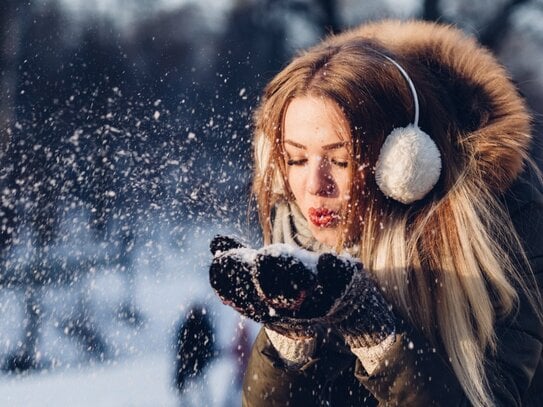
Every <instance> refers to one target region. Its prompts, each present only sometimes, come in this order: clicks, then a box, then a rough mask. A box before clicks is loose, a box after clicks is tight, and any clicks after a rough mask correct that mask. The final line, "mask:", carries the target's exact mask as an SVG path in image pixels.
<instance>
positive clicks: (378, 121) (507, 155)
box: [253, 22, 540, 406]
mask: <svg viewBox="0 0 543 407" xmlns="http://www.w3.org/2000/svg"><path fill="white" fill-rule="evenodd" d="M393 24H399V25H398V27H397V28H402V23H396V22H394V23H393ZM405 24H406V25H408V26H409V24H412V25H413V24H415V26H416V27H415V28H416V30H415V31H414V32H417V33H418V32H419V31H421V30H424V29H432V30H437V31H436V32H434V33H428V32H427V33H425V34H426V35H425V36H424V37H425V38H428V37H432V39H431V40H427V41H431V44H430V45H428V46H423V45H424V44H419V46H413V47H411V48H409V47H400V46H397V47H394V46H392V45H397V44H387V43H386V42H383V41H381V40H380V39H379V38H375V36H374V35H373V34H371V33H373V32H374V31H375V32H379V30H378V28H379V27H377V29H375V30H372V29H370V30H367V29H366V31H364V30H362V31H361V30H355V31H352V32H348V33H345V34H342V35H339V36H333V37H331V38H329V39H327V40H326V41H324V42H322V43H321V44H319V45H317V46H315V47H313V48H311V49H309V50H307V51H305V52H304V53H302V54H300V55H299V56H297V57H296V58H294V59H293V61H292V62H291V63H290V64H289V65H288V66H287V67H286V68H284V69H283V70H282V71H281V72H280V73H279V74H278V75H277V76H276V77H275V78H274V79H273V80H272V81H271V82H270V83H269V85H268V86H267V88H266V89H265V92H264V96H263V98H262V101H261V103H260V106H259V108H258V109H257V111H256V113H255V123H254V134H255V136H254V154H255V157H254V159H255V169H254V180H253V193H254V195H255V197H256V201H257V205H258V211H259V216H260V221H261V225H262V228H263V233H264V239H265V242H267V243H269V242H270V240H271V228H272V225H271V223H270V214H271V211H272V208H273V206H274V204H275V203H276V202H277V201H278V200H282V199H286V200H293V199H294V198H293V195H292V193H291V192H290V190H289V186H288V182H287V181H286V179H287V178H286V173H287V172H286V168H285V162H284V161H285V160H284V152H283V142H282V140H283V121H284V116H285V112H286V109H287V108H288V106H289V102H290V101H291V100H293V99H294V98H297V97H303V96H316V97H324V98H327V99H329V100H331V101H333V102H334V103H336V104H337V106H339V107H340V109H341V111H342V112H343V114H344V116H345V118H346V120H347V122H348V123H349V126H350V131H351V137H352V143H351V144H352V148H351V150H352V151H351V155H352V161H353V163H354V165H352V166H350V168H351V169H352V174H351V176H352V178H351V179H353V180H354V181H353V182H352V185H351V194H350V201H349V202H348V203H347V207H348V211H347V216H346V217H345V219H344V222H345V226H346V227H345V228H340V229H341V230H346V231H347V232H345V233H343V234H342V236H341V238H340V239H339V240H340V243H339V246H344V245H348V244H352V243H356V244H357V245H358V247H360V249H359V253H358V254H359V257H360V259H361V260H362V262H363V263H364V265H365V267H366V269H367V270H368V271H369V272H370V273H372V275H373V276H374V277H375V279H376V280H377V281H378V282H379V283H380V287H381V288H382V290H383V293H384V295H385V296H386V297H387V299H388V300H389V301H390V302H391V303H392V304H393V306H394V309H395V312H397V313H398V314H399V315H400V316H401V317H403V318H405V319H407V320H409V321H410V322H411V323H412V324H413V325H414V326H415V327H418V328H419V329H420V330H421V331H422V332H423V333H424V335H425V336H426V337H427V338H428V339H429V340H430V341H431V342H432V343H433V344H434V345H435V346H436V347H438V348H439V349H443V351H444V352H446V354H447V356H448V358H449V360H450V363H451V365H452V368H453V369H454V371H455V374H456V376H457V378H458V380H459V382H460V384H461V386H462V387H463V389H464V391H465V393H466V395H467V397H468V398H469V400H470V401H471V403H472V404H474V405H478V406H489V405H492V397H491V395H490V392H489V390H488V382H487V378H486V374H485V364H484V356H485V352H487V351H490V352H492V351H494V350H495V349H496V337H495V332H494V324H495V321H496V319H497V318H501V317H504V316H506V315H508V314H509V313H511V312H512V311H513V310H514V308H515V304H516V302H517V300H518V295H519V291H518V289H520V290H522V292H523V293H526V295H527V296H528V297H529V298H530V301H532V302H533V304H539V303H540V302H539V301H540V299H539V298H538V297H536V295H535V294H533V293H530V287H528V285H529V283H526V281H527V280H526V279H524V278H521V277H520V275H519V271H520V270H525V269H529V264H528V262H527V259H526V257H525V256H524V255H523V254H522V253H523V250H522V247H521V244H520V241H519V237H518V236H517V234H516V232H515V230H514V227H513V225H512V222H511V219H510V217H509V215H508V213H507V211H506V209H505V208H504V205H503V203H502V201H501V199H500V196H501V193H502V192H503V190H505V189H506V188H507V187H508V186H509V184H510V183H511V182H512V181H513V180H514V179H515V178H516V177H517V176H518V174H519V172H520V171H521V169H522V166H523V163H524V162H525V161H526V160H527V159H528V153H527V151H528V150H527V149H528V144H529V140H530V136H529V134H530V117H529V115H528V113H527V111H526V108H525V106H524V103H523V101H522V99H521V98H520V97H519V96H518V94H517V92H516V90H515V89H514V87H513V85H512V84H511V82H510V81H509V79H508V78H507V75H506V74H505V72H504V71H503V69H502V68H501V67H500V66H499V65H498V64H497V63H496V62H495V60H494V58H493V57H492V56H491V55H490V54H488V53H487V52H486V51H484V50H483V49H482V48H480V47H479V46H478V45H477V44H475V42H474V41H472V40H470V39H468V38H466V37H464V36H463V35H462V34H460V33H459V32H457V31H456V30H454V29H452V28H449V27H443V26H437V25H435V26H433V25H429V24H426V23H418V24H419V25H417V23H409V24H408V23H405ZM409 27H410V28H412V26H409ZM436 27H437V28H436ZM388 28H390V27H388ZM393 29H394V27H392V29H391V31H393ZM368 32H369V33H370V34H368V35H365V34H364V33H368ZM417 35H418V34H417ZM396 37H401V35H397V36H396ZM417 38H418V37H417ZM408 41H409V38H407V39H406V42H408ZM440 41H441V42H440ZM414 42H415V43H416V42H417V41H414ZM455 47H456V48H455ZM451 49H453V51H454V52H456V51H457V50H460V51H461V52H462V53H470V52H471V53H473V52H476V53H477V55H478V56H477V57H476V58H479V60H481V61H483V62H484V63H482V66H480V67H479V66H478V67H477V70H478V71H477V72H479V74H477V75H474V74H473V75H471V76H469V75H470V73H469V72H467V71H468V68H469V63H471V61H467V60H465V61H463V62H462V61H455V62H454V64H456V65H453V64H452V62H451V61H452V59H453V58H452V56H451V57H450V58H449V54H448V53H452V54H454V52H453V51H451ZM455 50H456V51H455ZM384 55H387V56H389V57H391V58H393V59H394V60H395V61H397V62H398V63H399V64H400V65H401V66H402V67H403V68H404V69H405V70H406V71H407V72H408V73H409V75H410V77H411V79H412V81H413V82H414V84H415V87H416V89H417V92H418V95H419V102H420V112H421V115H420V122H419V124H420V127H421V128H422V129H423V130H424V131H425V132H426V133H428V134H429V135H430V136H431V137H432V138H433V140H434V141H435V143H436V144H437V146H438V148H439V150H440V152H441V155H442V160H443V165H442V173H441V176H440V179H439V181H438V183H437V185H436V186H435V187H434V188H433V190H432V191H431V192H430V193H429V194H428V195H427V196H426V197H425V198H424V199H422V200H420V201H418V202H415V203H413V204H411V205H404V204H401V203H398V202H396V201H393V200H391V199H388V198H387V197H385V196H384V195H383V193H382V192H381V191H380V190H379V188H378V187H377V184H376V181H375V176H374V166H375V163H376V161H377V158H378V154H379V151H380V148H381V146H382V145H383V142H384V140H385V137H386V136H387V135H388V134H389V133H390V132H391V130H392V129H393V128H396V127H401V126H406V125H408V124H409V123H410V122H411V121H412V119H413V116H414V102H413V97H412V95H411V93H410V90H409V87H408V85H407V83H406V81H405V79H404V78H403V77H402V75H401V73H400V72H399V70H398V68H397V67H395V66H394V65H393V64H392V63H390V62H389V61H388V60H387V59H386V58H385V57H384ZM479 60H477V61H478V62H477V64H476V65H481V61H479ZM421 61H423V62H421ZM462 63H464V65H465V66H461V65H458V64H462ZM489 66H490V67H491V68H492V69H491V70H490V71H489V68H488V67H489ZM470 69H471V68H470ZM474 69H475V68H474ZM479 69H486V73H485V72H483V71H479ZM485 75H486V76H485ZM485 81H486V82H485ZM489 86H491V88H492V89H498V90H497V91H489ZM500 92H503V94H504V95H506V96H507V97H501V96H502V94H501V93H500ZM495 100H498V102H499V103H495ZM505 122H506V123H505ZM504 126H507V131H506V132H505V134H504ZM495 132H500V133H498V134H500V137H502V138H506V139H507V140H506V141H495V140H494V139H492V136H488V135H492V134H494V133H495ZM508 143H509V144H508ZM496 160H499V161H498V162H499V165H498V166H496ZM494 167H495V168H494ZM502 169H503V170H502ZM339 248H341V247H338V249H339ZM513 254H514V255H513ZM523 274H524V272H523ZM515 287H519V288H518V289H517V288H515Z"/></svg>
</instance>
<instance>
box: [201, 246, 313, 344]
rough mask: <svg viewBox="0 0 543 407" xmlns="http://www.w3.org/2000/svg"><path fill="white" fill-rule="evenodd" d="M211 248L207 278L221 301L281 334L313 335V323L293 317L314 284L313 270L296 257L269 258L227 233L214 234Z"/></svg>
mask: <svg viewBox="0 0 543 407" xmlns="http://www.w3.org/2000/svg"><path fill="white" fill-rule="evenodd" d="M210 249H211V252H212V253H213V261H212V263H211V266H210V268H209V280H210V283H211V286H212V287H213V289H214V290H215V292H216V293H217V295H218V296H219V298H220V299H221V301H222V302H223V303H224V304H226V305H229V306H231V307H232V308H234V309H235V310H236V311H238V312H239V313H240V314H242V315H244V316H246V317H248V318H250V319H252V320H254V321H256V322H261V323H263V324H264V325H266V327H268V328H270V329H272V330H274V331H276V332H279V333H281V334H283V335H286V336H289V337H307V336H312V335H313V334H314V327H313V326H312V324H306V323H305V321H302V320H300V319H297V318H293V317H294V316H295V315H296V313H297V310H298V309H299V307H300V305H301V304H302V303H303V302H304V299H305V298H306V297H307V293H308V292H309V291H311V290H312V289H313V287H314V285H315V282H314V280H315V276H314V273H313V272H312V271H311V270H310V269H308V268H307V267H305V266H304V264H303V263H302V262H301V261H300V260H299V259H296V258H289V259H286V258H284V257H282V256H279V257H277V258H274V259H268V258H267V257H266V256H263V255H262V253H261V252H259V251H257V250H254V249H251V248H247V247H245V246H244V245H243V244H242V243H241V242H240V241H239V240H237V239H233V238H230V237H226V236H216V237H215V238H214V239H213V240H212V242H211V244H210ZM279 309H281V310H283V311H284V312H283V313H281V314H279V313H277V310H279Z"/></svg>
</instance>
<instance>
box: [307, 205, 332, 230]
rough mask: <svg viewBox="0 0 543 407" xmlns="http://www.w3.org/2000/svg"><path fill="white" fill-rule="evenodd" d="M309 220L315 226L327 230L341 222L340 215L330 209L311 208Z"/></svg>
mask: <svg viewBox="0 0 543 407" xmlns="http://www.w3.org/2000/svg"><path fill="white" fill-rule="evenodd" d="M309 220H310V221H311V223H313V224H314V225H315V226H318V227H320V228H327V227H330V226H334V225H336V224H337V222H338V221H339V214H338V213H337V212H336V211H333V210H332V209H328V208H309Z"/></svg>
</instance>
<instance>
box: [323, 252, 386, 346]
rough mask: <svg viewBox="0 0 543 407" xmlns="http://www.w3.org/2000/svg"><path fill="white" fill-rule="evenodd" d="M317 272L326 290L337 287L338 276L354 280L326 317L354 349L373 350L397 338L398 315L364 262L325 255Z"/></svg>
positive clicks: (329, 254)
mask: <svg viewBox="0 0 543 407" xmlns="http://www.w3.org/2000/svg"><path fill="white" fill-rule="evenodd" d="M317 270H318V280H319V281H321V282H322V283H321V284H323V285H326V286H332V285H334V284H335V276H337V275H338V274H339V275H342V276H347V275H351V276H352V278H351V280H350V283H349V285H348V287H347V289H346V290H345V291H344V292H343V293H341V295H340V296H339V297H337V299H336V301H335V302H334V304H333V307H332V309H331V310H330V311H329V312H328V313H327V315H325V316H324V319H325V320H328V321H329V323H330V324H332V325H333V326H336V327H337V329H338V331H339V332H340V333H341V334H342V335H343V337H344V339H345V341H346V342H347V344H348V345H349V346H350V347H351V348H360V347H366V348H367V347H372V346H375V345H377V344H379V343H381V342H382V341H383V340H385V339H386V338H388V337H389V336H390V335H393V334H394V332H395V322H394V315H393V313H392V311H391V310H390V307H389V306H388V304H387V302H386V300H385V298H384V297H383V295H382V294H381V292H380V290H379V288H378V287H377V285H376V284H375V283H374V282H373V280H372V279H371V277H370V276H369V274H368V273H367V272H365V271H364V270H363V268H362V264H361V263H360V262H358V261H356V260H353V259H351V258H346V257H343V256H336V255H333V254H331V253H325V254H322V255H321V256H320V257H319V261H318V263H317Z"/></svg>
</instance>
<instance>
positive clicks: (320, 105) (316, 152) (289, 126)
mask: <svg viewBox="0 0 543 407" xmlns="http://www.w3.org/2000/svg"><path fill="white" fill-rule="evenodd" d="M350 142H351V135H350V130H349V125H348V123H347V120H346V118H345V115H344V114H343V113H342V112H341V110H340V109H339V107H338V106H337V105H336V104H335V103H334V102H333V101H331V100H330V99H327V98H322V97H316V96H304V97H298V98H295V99H293V100H292V101H291V102H290V104H289V106H288V108H287V111H286V114H285V123H284V134H283V143H284V151H285V163H286V167H287V180H288V183H289V186H290V189H291V191H292V193H293V194H294V198H295V200H296V203H297V204H298V206H299V207H300V209H301V210H302V213H303V214H304V216H305V218H306V219H307V222H308V224H309V229H310V230H311V233H312V234H313V236H314V237H315V239H317V240H318V241H319V242H321V243H324V244H326V245H328V246H331V247H334V246H335V245H336V243H337V241H338V239H339V236H340V233H341V230H340V227H341V224H342V223H341V219H342V217H343V216H344V212H345V209H344V208H345V206H346V203H347V202H348V200H349V192H350V185H351V168H350V166H351V165H353V164H352V162H351V157H350V153H349V151H350V150H349V144H350Z"/></svg>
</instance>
